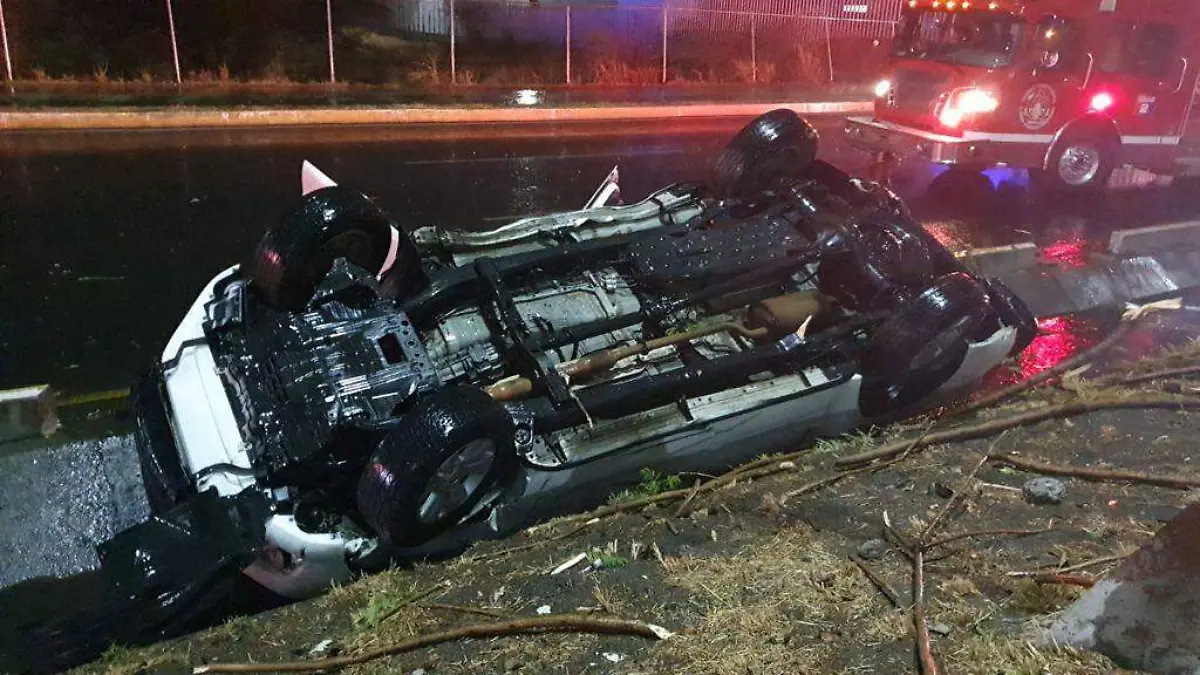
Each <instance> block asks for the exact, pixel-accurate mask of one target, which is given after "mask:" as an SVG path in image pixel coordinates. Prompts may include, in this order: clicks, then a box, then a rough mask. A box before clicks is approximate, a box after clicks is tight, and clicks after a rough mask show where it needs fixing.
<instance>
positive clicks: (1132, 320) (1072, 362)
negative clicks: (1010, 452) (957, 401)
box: [951, 298, 1181, 415]
mask: <svg viewBox="0 0 1200 675" xmlns="http://www.w3.org/2000/svg"><path fill="white" fill-rule="evenodd" d="M1180 306H1181V303H1180V301H1179V298H1172V299H1168V300H1160V301H1157V302H1152V303H1148V304H1145V305H1140V306H1139V305H1133V306H1131V307H1130V308H1129V309H1127V310H1126V312H1125V313H1124V315H1123V316H1122V317H1121V323H1120V324H1118V325H1117V328H1116V329H1115V330H1114V331H1113V332H1112V333H1109V335H1108V337H1106V338H1104V339H1103V340H1101V341H1100V342H1098V343H1096V344H1095V345H1093V346H1092V347H1091V348H1089V349H1085V350H1084V351H1082V352H1079V353H1078V354H1076V355H1075V356H1072V357H1071V358H1069V359H1067V360H1066V361H1063V362H1061V363H1058V364H1057V365H1055V366H1054V367H1052V368H1047V369H1046V370H1043V371H1042V372H1040V373H1038V374H1037V375H1034V376H1033V377H1031V378H1029V379H1027V380H1022V381H1020V382H1018V383H1016V384H1014V385H1012V386H1010V387H1005V388H1004V389H1001V390H999V391H996V392H993V393H991V394H988V395H987V396H984V397H982V398H980V399H977V400H975V401H972V402H970V403H968V404H967V405H965V406H963V407H962V408H959V409H957V410H955V411H953V412H952V413H951V414H953V415H963V414H966V413H969V412H974V411H976V410H979V409H981V408H986V407H988V406H990V405H994V404H996V403H998V402H999V401H1003V400H1005V399H1007V398H1011V397H1012V396H1014V395H1016V394H1019V393H1021V392H1023V391H1025V390H1027V389H1031V388H1033V387H1035V386H1037V385H1039V384H1042V383H1043V382H1046V381H1048V380H1050V379H1052V378H1055V377H1057V376H1059V375H1063V374H1064V373H1067V372H1070V371H1072V370H1075V369H1077V368H1079V367H1080V366H1082V365H1084V364H1087V363H1090V362H1091V361H1093V360H1094V359H1095V358H1096V357H1097V356H1100V355H1101V354H1103V353H1104V352H1106V351H1108V350H1109V349H1112V348H1113V346H1115V345H1116V344H1117V343H1118V342H1120V341H1121V339H1122V338H1124V337H1125V336H1126V335H1128V334H1129V332H1130V331H1131V330H1133V328H1134V326H1136V325H1137V324H1138V322H1139V321H1140V320H1141V319H1142V317H1144V316H1146V315H1147V314H1149V313H1151V312H1155V311H1161V310H1172V309H1179V307H1180Z"/></svg>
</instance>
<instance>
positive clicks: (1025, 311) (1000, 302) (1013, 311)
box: [983, 277, 1038, 356]
mask: <svg viewBox="0 0 1200 675" xmlns="http://www.w3.org/2000/svg"><path fill="white" fill-rule="evenodd" d="M983 285H984V288H986V289H987V293H988V302H989V304H990V305H991V308H992V312H993V314H994V316H995V317H996V319H998V320H999V322H1000V324H1001V325H1003V326H1011V327H1013V328H1015V329H1016V330H1017V339H1016V341H1015V342H1014V343H1013V347H1012V349H1011V350H1009V352H1008V355H1009V356H1016V355H1017V354H1020V353H1021V352H1023V351H1025V348H1026V347H1028V346H1029V345H1030V343H1032V342H1033V340H1034V338H1036V337H1037V335H1038V324H1037V317H1035V316H1034V315H1033V312H1031V311H1030V310H1029V306H1028V305H1026V304H1025V302H1024V301H1023V300H1021V298H1018V297H1017V294H1016V293H1013V292H1012V289H1011V288H1009V287H1008V286H1005V285H1004V283H1003V282H1001V281H1000V280H999V279H996V278H994V277H987V278H985V279H983Z"/></svg>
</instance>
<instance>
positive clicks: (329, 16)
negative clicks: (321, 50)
mask: <svg viewBox="0 0 1200 675" xmlns="http://www.w3.org/2000/svg"><path fill="white" fill-rule="evenodd" d="M325 29H326V32H327V33H328V36H329V83H330V84H333V83H335V82H337V75H336V74H335V73H334V70H333V0H325Z"/></svg>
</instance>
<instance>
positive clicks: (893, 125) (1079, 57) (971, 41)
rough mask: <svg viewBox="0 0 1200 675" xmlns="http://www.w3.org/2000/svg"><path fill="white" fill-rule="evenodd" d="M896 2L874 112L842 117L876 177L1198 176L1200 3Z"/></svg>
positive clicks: (1075, 186) (1051, 179)
mask: <svg viewBox="0 0 1200 675" xmlns="http://www.w3.org/2000/svg"><path fill="white" fill-rule="evenodd" d="M902 1H903V2H904V7H903V11H902V14H901V18H900V21H899V23H898V25H897V30H896V33H895V36H894V38H893V40H892V44H891V60H890V62H889V66H888V72H887V74H886V76H885V78H884V79H883V80H881V81H879V82H878V83H877V84H876V85H875V92H874V93H875V102H874V114H873V115H872V116H870V117H851V118H848V119H847V120H846V127H845V138H846V140H847V141H848V142H849V143H850V145H852V146H854V147H857V148H859V149H861V150H865V151H868V152H870V153H872V157H873V162H872V167H873V174H874V175H873V176H872V177H873V178H875V179H877V180H886V179H887V177H888V174H889V172H890V169H891V168H892V167H893V166H895V165H896V164H897V163H898V162H899V161H900V160H902V159H905V158H920V159H924V160H928V161H931V162H935V163H940V164H948V165H952V166H954V167H961V168H963V169H967V170H980V169H983V168H987V167H990V166H997V165H1007V166H1010V167H1014V168H1026V169H1028V170H1029V173H1030V175H1031V178H1033V180H1034V181H1036V182H1037V183H1038V184H1041V185H1044V186H1046V187H1048V188H1050V189H1052V190H1062V191H1074V192H1082V191H1088V190H1093V189H1097V188H1102V187H1104V186H1105V185H1107V184H1108V181H1109V178H1110V177H1111V176H1112V173H1113V171H1114V169H1116V168H1118V167H1129V168H1131V169H1140V170H1143V171H1149V172H1153V173H1155V174H1158V175H1166V176H1179V175H1195V174H1198V173H1200V139H1191V138H1188V136H1187V132H1188V131H1189V129H1188V117H1189V115H1190V114H1191V112H1192V106H1193V102H1194V98H1195V94H1196V88H1197V85H1198V84H1200V1H1197V0H1024V1H1009V0H902Z"/></svg>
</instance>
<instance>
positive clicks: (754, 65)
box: [750, 14, 758, 84]
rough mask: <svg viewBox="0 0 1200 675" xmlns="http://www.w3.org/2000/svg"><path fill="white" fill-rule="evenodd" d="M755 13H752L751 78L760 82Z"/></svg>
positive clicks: (756, 82) (755, 81)
mask: <svg viewBox="0 0 1200 675" xmlns="http://www.w3.org/2000/svg"><path fill="white" fill-rule="evenodd" d="M757 25H758V22H757V21H755V20H754V14H751V15H750V80H751V81H752V82H754V83H755V84H758V31H757V29H756V28H755V26H757Z"/></svg>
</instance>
